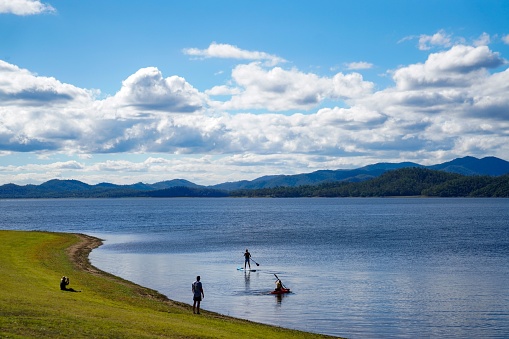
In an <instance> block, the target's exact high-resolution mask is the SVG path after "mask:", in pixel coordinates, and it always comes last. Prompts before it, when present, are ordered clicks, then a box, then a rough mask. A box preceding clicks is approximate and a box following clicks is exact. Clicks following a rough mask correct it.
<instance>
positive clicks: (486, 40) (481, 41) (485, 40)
mask: <svg viewBox="0 0 509 339" xmlns="http://www.w3.org/2000/svg"><path fill="white" fill-rule="evenodd" d="M490 42H491V37H490V35H489V34H488V33H486V32H484V33H483V34H481V36H479V38H477V39H476V40H475V41H474V46H486V45H489V44H490Z"/></svg>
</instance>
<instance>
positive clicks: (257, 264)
mask: <svg viewBox="0 0 509 339" xmlns="http://www.w3.org/2000/svg"><path fill="white" fill-rule="evenodd" d="M249 259H251V261H252V262H254V263H255V264H256V266H260V264H259V263H257V262H256V261H254V260H253V258H251V257H250V258H249Z"/></svg>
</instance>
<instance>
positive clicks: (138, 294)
mask: <svg viewBox="0 0 509 339" xmlns="http://www.w3.org/2000/svg"><path fill="white" fill-rule="evenodd" d="M0 244H1V245H0V337H1V338H66V339H70V338H325V336H320V335H316V334H310V333H305V332H299V331H293V330H288V329H283V328H279V327H273V326H268V325H262V324H257V323H253V322H249V321H244V320H239V319H234V318H230V317H226V316H222V315H219V314H216V313H212V312H207V311H202V314H201V315H194V314H193V312H192V307H191V306H190V305H187V304H183V303H177V302H174V301H171V300H168V299H167V298H166V297H165V296H163V295H161V294H159V293H157V292H156V291H153V290H150V289H147V288H144V287H142V286H139V285H136V284H133V283H131V282H128V281H125V280H123V279H121V278H118V277H115V276H113V275H110V274H107V273H104V272H101V271H99V270H97V269H95V268H94V267H92V266H90V265H89V262H88V254H89V252H90V250H91V249H92V248H94V247H96V246H98V245H99V244H100V242H98V241H97V239H95V238H92V237H88V236H84V235H78V234H68V233H50V232H35V231H34V232H25V231H0ZM63 275H65V276H68V277H70V285H69V287H71V288H73V289H75V290H80V291H81V292H67V291H61V290H60V288H59V281H60V278H61V277H62V276H63Z"/></svg>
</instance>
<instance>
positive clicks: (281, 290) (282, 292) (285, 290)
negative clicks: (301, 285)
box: [270, 288, 290, 294]
mask: <svg viewBox="0 0 509 339" xmlns="http://www.w3.org/2000/svg"><path fill="white" fill-rule="evenodd" d="M285 293H290V289H289V288H282V289H280V290H279V291H276V290H274V291H271V292H270V294H285Z"/></svg>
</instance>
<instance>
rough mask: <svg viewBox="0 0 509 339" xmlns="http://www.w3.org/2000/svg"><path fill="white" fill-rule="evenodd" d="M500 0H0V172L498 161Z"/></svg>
mask: <svg viewBox="0 0 509 339" xmlns="http://www.w3.org/2000/svg"><path fill="white" fill-rule="evenodd" d="M508 17H509V2H507V1H489V0H488V1H486V0H485V1H468V0H464V1H452V0H450V1H433V0H431V1H403V0H401V1H151V0H145V1H122V2H114V1H94V0H88V1H69V0H67V1H63V0H61V1H53V0H49V1H47V2H41V1H34V0H0V184H4V183H10V182H12V183H17V184H28V183H32V184H37V183H41V182H44V181H47V180H49V179H53V178H59V179H78V180H82V181H84V182H87V183H90V184H94V183H99V182H113V183H119V184H122V183H125V184H129V183H134V182H139V181H143V182H149V183H152V182H157V181H162V180H170V179H175V178H182V179H187V180H190V181H193V182H195V183H198V184H204V185H209V184H216V183H221V182H225V181H236V180H243V179H247V180H251V179H254V178H257V177H260V176H262V175H271V174H295V173H303V172H312V171H315V170H319V169H346V168H356V167H361V166H364V165H368V164H372V163H376V162H400V161H414V162H417V163H421V164H435V163H439V162H444V161H448V160H452V159H454V158H457V157H463V156H467V155H468V156H475V157H479V158H481V157H485V156H497V157H500V158H503V159H505V160H509V95H507V94H508V93H509V70H508V60H509V24H508V23H507V18H508Z"/></svg>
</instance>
